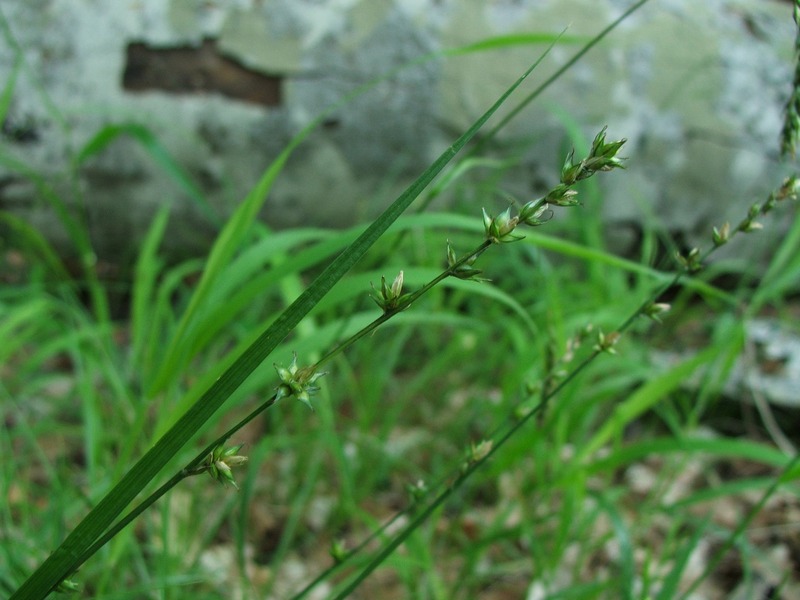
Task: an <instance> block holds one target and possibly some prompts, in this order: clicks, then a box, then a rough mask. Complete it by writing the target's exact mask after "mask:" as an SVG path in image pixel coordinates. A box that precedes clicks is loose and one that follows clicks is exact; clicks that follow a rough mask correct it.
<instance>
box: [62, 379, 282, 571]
mask: <svg viewBox="0 0 800 600" xmlns="http://www.w3.org/2000/svg"><path fill="white" fill-rule="evenodd" d="M275 400H276V396H274V395H273V396H272V397H271V398H270V399H268V400H267V401H266V402H264V403H263V404H261V405H260V406H258V408H256V409H255V410H253V411H252V412H251V413H250V414H248V415H247V416H246V417H244V418H243V419H242V420H241V421H239V422H238V423H236V424H235V425H234V426H233V427H231V428H230V429H228V430H227V431H226V432H225V433H223V434H222V435H221V436H219V437H218V438H217V439H215V440H214V441H213V442H211V443H210V444H208V446H206V447H205V448H204V449H203V451H202V452H200V454H198V455H197V456H195V457H194V458H193V459H192V460H191V461H190V462H189V463H188V464H187V465H186V466H185V467H183V468H182V469H181V470H180V471H178V472H177V473H175V475H173V476H172V477H170V479H169V480H168V481H167V482H166V483H164V484H163V485H162V486H161V487H159V488H158V489H157V490H156V491H154V492H153V493H152V494H150V495H149V496H148V497H147V498H145V499H144V500H142V502H141V503H139V504H138V505H137V506H136V508H134V509H132V510H131V511H130V512H129V513H128V514H126V515H125V516H124V517H122V518H121V519H120V520H119V521H117V522H116V523H114V525H112V526H111V527H110V528H109V529H108V531H106V533H104V534H103V535H102V536H101V537H99V538H98V539H97V541H95V543H94V544H92V545H91V546H90V547H89V548H88V549H87V550H86V552H84V553H83V554H81V555H80V557H79V559H78V564H77V567H79V566H80V565H82V564H83V563H85V562H86V561H87V560H89V559H90V558H91V557H92V556H93V555H94V554H95V553H96V552H97V551H98V550H100V548H102V547H103V546H105V545H106V544H107V543H108V542H109V541H110V540H111V538H113V537H114V536H115V535H117V534H118V533H119V532H120V531H122V530H123V529H125V527H127V526H128V525H129V524H130V523H131V522H132V521H134V520H135V519H136V518H137V517H138V516H139V515H140V514H142V513H143V512H144V511H145V510H147V509H148V508H149V507H150V506H152V505H153V504H154V503H155V502H156V501H157V500H158V499H159V498H161V497H162V496H163V495H164V494H166V493H167V492H168V491H170V490H171V489H172V488H173V487H175V486H176V485H178V484H179V483H180V482H181V481H183V480H184V479H186V478H187V477H191V476H192V475H197V474H199V473H201V472H202V471H198V470H197V466H198V465H199V464H200V463H202V462H203V461H204V460H205V459H206V457H207V456H208V455H209V454H210V453H211V452H212V451H213V450H214V449H215V448H216V447H217V446H219V445H220V444H224V443H225V442H226V441H228V439H229V438H230V437H231V436H232V435H233V434H234V433H236V432H237V431H239V430H240V429H241V428H242V427H244V426H245V425H247V424H248V423H249V422H250V421H252V420H253V419H255V418H256V417H257V416H258V415H260V414H261V413H262V412H264V411H265V410H267V409H268V408H269V407H270V406H272V405H273V404H275ZM77 567H76V568H77Z"/></svg>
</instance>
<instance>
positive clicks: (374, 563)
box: [297, 178, 800, 600]
mask: <svg viewBox="0 0 800 600" xmlns="http://www.w3.org/2000/svg"><path fill="white" fill-rule="evenodd" d="M790 182H792V183H790ZM790 185H791V186H792V187H790ZM790 189H793V178H790V179H787V180H786V181H785V182H784V184H783V186H782V188H781V192H783V191H786V190H790ZM778 196H779V197H780V196H781V194H780V193H779V194H778ZM775 197H776V195H775V194H773V195H771V196H770V199H769V200H768V201H767V202H766V203H765V204H763V205H761V207H760V211H759V214H766V213H767V212H768V211H769V210H771V208H772V204H771V203H772V200H773V199H775ZM785 197H789V196H788V195H784V196H783V197H782V198H781V199H783V198H785ZM753 218H754V216H752V215H750V216H748V218H746V219H744V220H743V221H742V222H741V223H740V225H739V226H738V227H737V228H736V229H735V230H734V231H733V232H732V234H731V236H730V237H733V236H734V235H736V234H738V233H745V232H747V231H748V228H747V225H748V224H749V223H752V221H753ZM727 241H728V240H727V239H726V240H725V242H726V243H727ZM721 246H722V244H718V243H715V244H714V245H713V246H711V247H710V248H708V249H707V250H706V251H705V252H704V253H703V254H702V256H701V257H700V258H699V259H698V262H697V263H696V264H698V265H699V264H701V263H702V262H703V261H705V260H706V259H707V258H708V257H709V256H710V255H711V254H713V253H714V252H715V251H716V250H717V249H718V248H720V247H721ZM689 272H690V265H687V266H686V267H685V268H684V269H682V270H681V271H678V272H677V273H676V274H675V276H674V277H673V278H672V280H671V281H670V282H669V283H667V284H665V285H663V286H661V287H660V288H658V289H657V290H656V291H655V292H654V293H651V294H650V296H649V297H648V299H647V300H645V301H644V302H642V304H641V305H640V306H639V307H638V308H637V309H636V310H635V311H634V312H633V313H632V314H631V315H630V316H629V317H628V318H627V319H625V321H623V322H622V323H621V324H620V326H619V327H618V328H617V329H616V332H617V333H623V332H624V331H626V330H628V329H629V328H630V327H631V325H632V324H633V323H634V321H636V320H637V319H638V318H639V317H640V316H642V315H645V314H647V313H646V312H645V311H646V310H647V308H648V307H649V306H650V305H651V304H652V303H653V302H654V301H656V300H657V299H658V298H659V297H660V296H661V295H662V294H663V293H664V292H666V291H667V290H668V289H669V288H671V287H672V286H674V285H677V284H678V283H680V281H681V280H682V279H683V278H684V277H685V276H686V275H687V274H688V273H689ZM602 353H603V351H602V350H599V349H595V350H593V351H592V352H591V354H589V356H587V357H586V358H585V359H584V360H583V361H581V363H580V364H579V365H578V366H576V367H575V368H574V369H573V370H572V371H570V372H569V373H568V374H567V375H566V376H565V377H564V378H563V379H562V380H561V381H560V382H559V383H558V384H557V385H556V386H555V387H554V388H553V389H552V390H550V391H549V392H547V393H545V394H544V395H543V396H542V401H541V402H540V403H539V404H538V405H536V406H535V407H533V408H532V409H530V410H529V411H528V412H527V413H525V414H524V415H523V416H522V417H520V418H516V419H514V418H513V417H508V418H507V421H506V422H507V423H508V422H511V423H512V424H511V425H510V426H509V427H508V429H507V430H506V431H505V432H504V433H502V434H501V433H500V431H501V430H502V428H503V427H504V426H501V427H499V428H498V429H496V430H495V431H494V432H493V433H492V434H491V435H490V436H489V439H493V438H494V437H495V436H498V435H499V437H498V438H497V439H496V440H493V443H492V444H491V447H490V449H489V450H488V451H487V452H486V454H485V455H483V456H482V457H481V458H480V459H478V460H474V461H471V462H470V463H469V464H468V466H467V468H465V469H463V468H462V470H461V472H460V474H459V475H458V476H457V477H456V478H455V479H454V480H453V481H452V483H451V484H450V485H448V486H447V487H446V488H445V489H444V490H443V491H442V492H441V493H440V494H439V495H438V496H437V497H436V498H435V499H434V500H433V501H432V502H431V503H430V504H429V505H428V506H427V507H426V508H425V509H424V510H423V511H422V512H421V513H419V515H417V516H416V517H415V518H414V519H413V520H412V521H411V522H410V523H409V524H408V525H407V526H406V527H405V528H404V529H403V530H402V531H400V533H398V534H397V535H396V536H395V538H393V539H392V540H391V541H389V542H388V543H387V544H386V545H385V546H384V547H383V548H382V549H381V550H380V551H379V552H378V554H376V555H375V556H374V557H373V558H372V560H370V561H369V563H368V564H367V566H366V567H364V569H363V570H362V571H361V572H360V573H359V574H358V575H357V576H356V578H355V579H353V580H352V581H351V582H350V583H349V584H348V585H347V587H346V588H345V589H344V591H342V592H341V593H340V594H339V595H337V596H336V599H337V600H338V599H342V598H347V597H349V596H350V594H351V593H352V592H353V591H354V590H355V589H356V588H357V587H358V586H359V585H360V584H361V582H363V581H364V580H365V579H366V578H367V577H368V576H369V575H370V574H371V573H372V572H373V571H374V570H375V569H376V568H377V567H378V566H380V565H381V564H382V563H383V562H384V561H385V560H386V558H388V557H389V556H390V555H391V554H392V552H394V550H395V549H396V548H397V547H398V546H399V545H400V544H402V543H403V542H404V541H405V540H406V539H407V538H408V537H409V536H410V535H411V533H413V532H414V531H415V530H416V529H417V528H418V527H419V526H420V525H421V524H422V523H424V522H425V520H427V518H428V517H429V516H430V515H431V514H432V513H433V511H435V510H436V509H437V508H438V507H439V506H441V505H442V504H443V503H444V502H445V501H446V500H447V498H449V497H450V496H451V495H452V494H453V493H454V492H455V491H457V490H458V489H459V488H460V487H461V486H462V485H463V484H464V482H465V481H466V480H467V479H468V478H469V477H470V476H471V475H472V473H474V472H475V471H476V470H477V469H478V468H480V466H481V465H483V464H484V463H485V462H486V461H487V460H488V459H489V458H491V457H492V456H493V455H494V454H495V453H496V452H497V451H498V450H499V449H500V448H502V447H503V446H504V445H505V443H506V442H507V441H508V440H509V439H511V437H512V436H513V435H515V434H516V432H517V431H519V429H521V428H522V426H523V425H525V423H527V422H528V421H529V420H530V419H531V418H532V417H533V416H535V415H537V414H540V413H541V412H542V411H544V410H545V409H546V408H547V405H548V404H549V401H550V400H551V399H552V398H553V397H554V396H555V395H556V394H558V393H559V392H560V391H561V390H562V389H564V388H565V387H566V386H567V385H568V384H569V383H570V382H572V381H573V380H574V379H575V378H576V377H577V376H578V375H579V374H580V373H581V372H582V371H583V370H584V369H586V367H588V366H589V365H590V364H591V363H592V362H594V360H595V359H596V358H597V357H598V356H599V355H600V354H602ZM798 462H800V455H798V456H796V457H795V458H794V459H793V460H792V461H791V462H790V463H789V465H788V466H787V467H786V469H785V470H784V472H783V474H782V475H781V476H780V477H779V478H777V479H776V481H775V483H774V484H773V485H772V486H771V487H770V488H769V489H768V490H767V491H766V492H765V494H764V495H763V497H762V498H761V501H760V502H759V504H758V505H757V506H756V507H754V509H753V510H752V511H751V513H750V514H749V515H748V517H747V519H745V522H743V523H740V525H739V527H738V528H737V530H736V531H735V532H734V533H733V534H732V535H731V537H730V538H729V539H728V541H727V542H726V545H725V546H724V547H723V548H722V549H721V550H720V552H718V553H717V555H716V556H715V560H714V561H713V563H712V564H710V565H709V566H708V567H707V569H706V571H705V572H704V573H703V575H702V576H701V577H699V578H698V579H697V580H696V581H695V582H694V584H693V586H692V588H691V590H690V592H691V591H693V590H694V589H696V587H697V586H698V585H699V583H700V582H701V581H702V580H703V579H705V577H707V576H708V574H709V573H710V572H711V569H713V568H714V567H715V566H716V565H717V564H718V563H719V561H720V560H721V559H722V558H723V557H724V555H725V554H726V553H727V552H728V550H730V548H731V547H732V545H733V543H734V542H735V540H736V539H737V538H738V537H739V536H740V535H741V533H742V532H743V531H744V529H745V527H746V526H747V524H749V522H750V521H751V520H752V519H753V518H754V516H755V514H756V513H757V512H758V510H759V509H760V508H761V507H762V506H763V504H764V503H765V502H766V501H767V499H768V498H769V497H770V496H771V495H772V494H773V493H774V492H775V490H777V488H778V486H779V485H780V484H781V483H783V482H784V479H785V478H786V476H787V474H788V473H790V472H791V471H792V469H794V467H795V466H796V465H797V464H798ZM407 510H408V509H406V511H407ZM406 511H403V512H406ZM361 547H363V544H361V545H359V548H361ZM353 554H355V551H354V552H353V553H352V554H350V555H348V558H350V557H351V556H352V555H353ZM341 565H342V563H339V564H338V565H334V566H333V567H331V568H330V569H329V570H328V572H330V571H332V570H334V569H335V568H337V567H339V566H341ZM320 580H321V579H320V578H317V579H315V582H318V581H320ZM312 587H313V586H311V585H309V586H306V588H304V590H303V594H305V593H306V592H307V591H309V590H310V589H311V588H312ZM690 592H687V594H686V595H688V594H689V593H690ZM686 595H685V596H683V597H684V598H685V597H686ZM297 597H298V598H299V597H300V596H297Z"/></svg>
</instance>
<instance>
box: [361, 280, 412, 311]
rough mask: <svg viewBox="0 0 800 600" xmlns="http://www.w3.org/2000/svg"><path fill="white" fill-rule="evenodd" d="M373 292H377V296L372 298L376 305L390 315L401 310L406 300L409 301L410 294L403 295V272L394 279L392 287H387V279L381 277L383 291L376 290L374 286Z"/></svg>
mask: <svg viewBox="0 0 800 600" xmlns="http://www.w3.org/2000/svg"><path fill="white" fill-rule="evenodd" d="M372 290H373V291H374V292H375V294H376V295H375V296H370V297H371V298H372V299H373V300H374V301H375V303H376V304H377V305H378V306H380V307H381V309H382V310H383V312H385V313H388V312H392V311H395V310H397V309H398V308H400V307H401V306H402V305H403V303H405V301H406V299H408V296H409V294H403V293H402V292H403V272H402V271H400V274H399V275H398V276H397V277H395V278H394V281H393V282H392V285H390V286H387V285H386V277H381V290H380V292H379V291H377V290H376V289H375V286H374V285H373V286H372Z"/></svg>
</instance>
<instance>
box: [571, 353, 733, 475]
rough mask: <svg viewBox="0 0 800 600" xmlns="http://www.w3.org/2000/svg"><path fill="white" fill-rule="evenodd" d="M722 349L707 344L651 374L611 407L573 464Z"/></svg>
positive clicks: (615, 434) (584, 457)
mask: <svg viewBox="0 0 800 600" xmlns="http://www.w3.org/2000/svg"><path fill="white" fill-rule="evenodd" d="M723 349H724V348H723V347H721V346H719V345H716V346H710V347H709V348H707V349H705V350H703V351H702V352H699V353H698V354H697V355H696V356H693V357H691V358H689V359H687V360H685V361H684V362H682V363H680V364H678V365H676V366H675V367H673V368H672V369H670V370H669V371H667V372H666V373H663V374H661V375H659V376H657V377H654V378H653V379H651V380H650V381H648V382H647V383H646V384H644V385H643V386H642V387H640V388H639V389H638V390H636V392H634V393H633V394H632V395H631V396H630V397H629V398H627V399H626V400H624V401H623V402H620V403H619V404H618V405H617V406H615V407H614V410H613V412H612V414H611V416H610V417H609V418H608V420H606V422H605V423H604V424H603V426H602V427H601V428H600V430H599V431H598V432H597V433H596V434H595V435H594V436H593V437H592V439H591V440H589V442H588V443H587V444H586V445H585V446H584V447H583V448H582V449H581V452H580V453H579V454H578V456H577V458H576V464H580V463H583V462H584V461H585V460H586V459H587V458H588V457H589V456H591V455H592V454H593V453H594V452H596V451H597V450H599V449H600V448H602V447H603V446H604V445H605V444H607V443H608V442H610V441H611V440H612V439H614V438H615V437H617V436H619V435H620V434H621V433H622V430H623V429H624V428H625V427H626V426H627V425H628V423H630V422H631V421H633V419H635V418H636V417H638V416H639V415H641V414H642V413H644V412H645V411H646V410H648V409H650V408H652V407H653V406H655V404H656V403H657V402H658V401H659V400H661V399H662V398H664V396H666V395H667V394H669V393H670V392H672V391H674V390H676V389H678V388H679V387H680V386H681V385H682V384H684V383H685V382H686V381H687V380H688V379H689V377H690V376H691V374H692V373H694V372H695V370H697V369H698V368H700V367H701V366H703V365H707V364H710V363H711V362H712V361H713V360H714V359H715V358H716V357H717V355H718V354H719V353H720V352H721V351H722V350H723Z"/></svg>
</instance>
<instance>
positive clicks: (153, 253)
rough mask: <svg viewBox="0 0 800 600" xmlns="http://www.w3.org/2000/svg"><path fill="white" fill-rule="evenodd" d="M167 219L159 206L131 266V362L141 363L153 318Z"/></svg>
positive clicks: (167, 212)
mask: <svg viewBox="0 0 800 600" xmlns="http://www.w3.org/2000/svg"><path fill="white" fill-rule="evenodd" d="M168 220H169V208H168V207H163V208H162V209H161V210H160V211H159V212H158V214H157V215H156V218H155V219H154V220H153V223H152V224H151V225H150V229H149V231H148V232H147V236H146V237H145V239H144V242H143V244H142V250H141V252H140V253H139V259H138V260H137V261H136V267H135V269H134V278H133V299H132V301H131V305H132V306H131V347H132V350H131V357H132V358H131V362H132V363H133V365H135V366H141V364H142V356H143V352H144V345H145V343H146V341H147V339H148V332H149V331H150V328H151V326H152V325H153V324H154V322H155V319H154V318H153V314H152V310H153V309H154V308H155V307H156V303H155V302H154V295H155V286H156V281H157V279H158V276H159V273H160V271H161V265H160V264H159V259H158V246H159V244H160V243H161V240H162V238H163V237H164V231H165V230H166V228H167V221H168Z"/></svg>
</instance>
